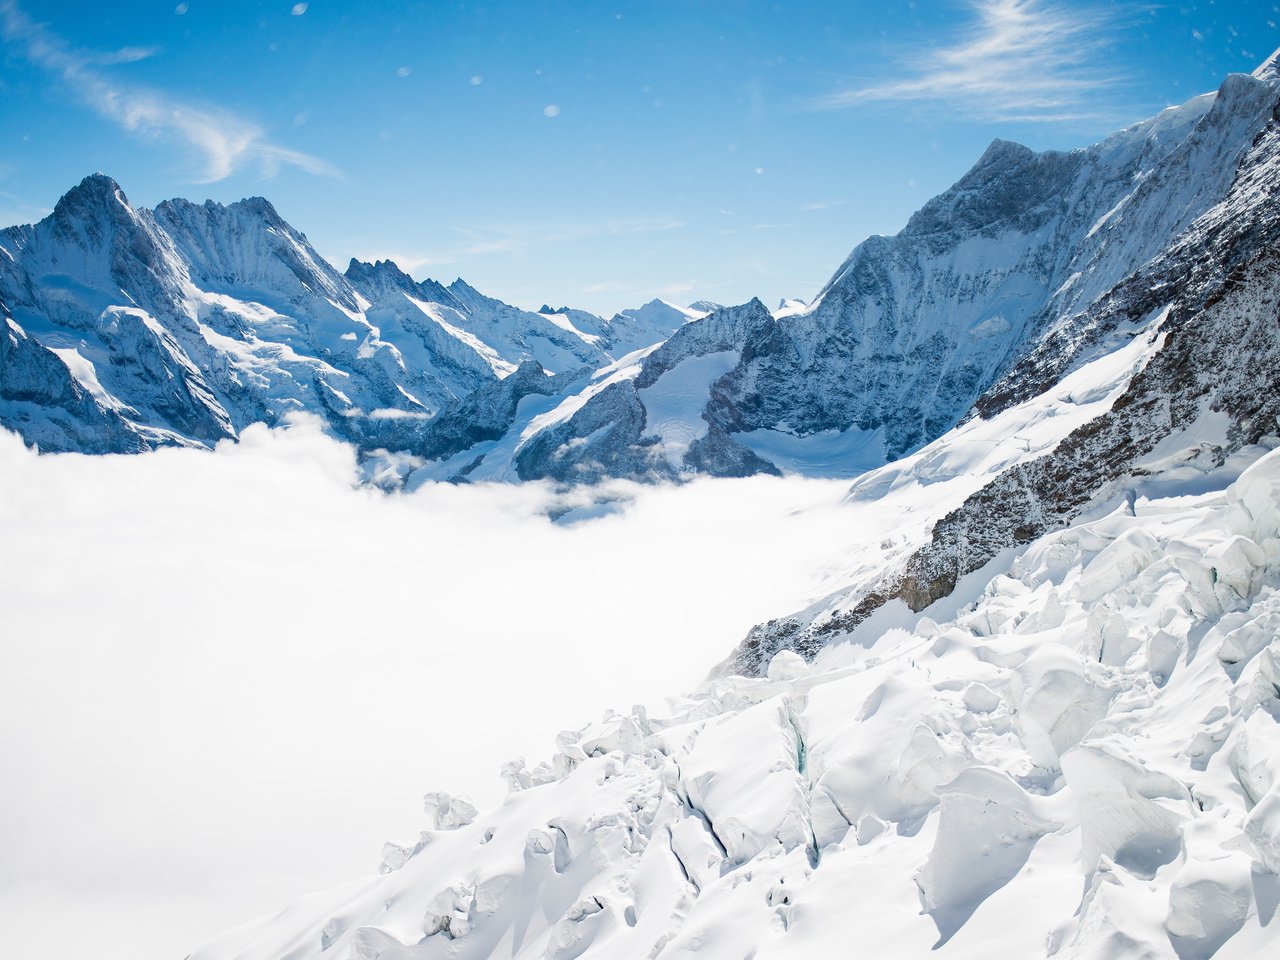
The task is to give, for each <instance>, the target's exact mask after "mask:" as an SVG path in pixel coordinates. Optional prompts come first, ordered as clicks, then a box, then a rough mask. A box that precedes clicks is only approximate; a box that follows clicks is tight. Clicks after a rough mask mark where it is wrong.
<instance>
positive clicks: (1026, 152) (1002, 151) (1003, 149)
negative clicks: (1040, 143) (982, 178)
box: [974, 137, 1035, 167]
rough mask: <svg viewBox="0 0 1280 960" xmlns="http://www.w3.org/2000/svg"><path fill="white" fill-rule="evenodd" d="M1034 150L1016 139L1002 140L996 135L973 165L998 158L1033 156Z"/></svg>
mask: <svg viewBox="0 0 1280 960" xmlns="http://www.w3.org/2000/svg"><path fill="white" fill-rule="evenodd" d="M1034 154H1035V151H1034V150H1032V149H1031V148H1030V147H1028V146H1025V145H1023V144H1021V143H1018V142H1017V141H1016V140H1004V139H1001V138H1000V137H996V138H995V139H994V140H992V141H991V143H990V144H988V145H987V149H986V150H984V151H982V156H980V157H979V158H978V162H977V163H976V164H974V166H975V167H981V166H984V165H985V164H988V163H995V162H997V161H1000V160H1007V159H1011V158H1014V157H1029V156H1033V155H1034Z"/></svg>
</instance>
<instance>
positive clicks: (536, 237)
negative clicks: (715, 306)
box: [356, 217, 685, 273]
mask: <svg viewBox="0 0 1280 960" xmlns="http://www.w3.org/2000/svg"><path fill="white" fill-rule="evenodd" d="M684 225H685V223H684V221H683V220H679V219H676V218H674V217H631V218H615V219H608V220H572V221H571V220H563V221H553V222H546V223H544V222H515V223H497V224H487V225H484V226H455V227H454V228H453V230H454V233H455V234H456V235H457V240H456V241H455V242H454V243H451V244H446V245H444V246H441V247H438V248H436V249H432V250H404V249H402V250H400V251H399V252H387V251H385V250H384V249H382V248H374V247H366V248H365V252H364V253H363V254H361V255H360V259H362V260H383V259H387V260H393V261H395V263H396V265H397V266H399V267H400V269H401V270H405V271H407V272H409V273H416V272H418V271H419V270H422V269H426V268H430V267H438V266H445V265H449V264H464V263H466V262H467V261H469V260H473V259H476V258H480V257H486V256H510V257H522V256H525V255H526V254H528V253H529V252H530V251H531V250H535V249H537V248H540V247H546V246H554V245H556V244H561V243H575V242H578V241H582V240H590V239H593V238H596V237H601V238H604V237H621V236H633V235H636V234H645V233H666V232H668V231H673V230H679V229H680V228H681V227H683V226H684ZM356 246H357V247H359V246H360V245H359V244H357V245H356Z"/></svg>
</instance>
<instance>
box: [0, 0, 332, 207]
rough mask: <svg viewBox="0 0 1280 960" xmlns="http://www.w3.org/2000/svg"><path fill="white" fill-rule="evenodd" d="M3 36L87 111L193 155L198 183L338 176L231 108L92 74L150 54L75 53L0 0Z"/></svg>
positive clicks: (8, 0)
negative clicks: (246, 173) (285, 173)
mask: <svg viewBox="0 0 1280 960" xmlns="http://www.w3.org/2000/svg"><path fill="white" fill-rule="evenodd" d="M0 35H3V37H4V39H5V41H6V42H7V43H9V44H11V45H13V46H16V47H19V48H20V49H21V50H22V52H23V53H24V55H25V56H26V58H27V59H28V60H30V61H31V62H32V63H35V64H37V65H39V66H41V67H44V68H45V69H48V70H51V71H56V72H57V73H59V74H60V75H61V77H62V79H63V80H64V81H65V82H66V83H67V84H68V85H69V86H70V87H71V88H72V89H73V90H74V91H75V92H76V93H77V94H78V95H79V96H80V97H81V98H82V99H84V101H85V102H86V103H88V104H89V106H90V107H92V108H93V109H94V110H96V111H97V112H98V113H100V114H101V115H102V116H104V117H106V118H108V119H109V120H112V121H114V122H115V123H117V124H119V125H120V126H121V127H123V128H124V129H125V130H127V131H129V132H130V133H135V134H138V135H139V136H143V137H147V138H151V139H156V140H166V141H176V142H178V143H180V144H183V145H185V146H186V147H188V148H189V149H191V150H193V151H194V152H195V154H196V155H197V156H198V157H199V158H200V161H201V171H200V174H199V177H198V179H199V181H200V182H203V183H212V182H214V181H216V180H222V179H225V178H226V177H228V176H230V175H231V174H232V173H235V172H236V171H237V170H241V169H243V168H245V167H247V166H256V167H257V169H258V171H259V173H260V174H261V175H262V176H264V177H273V176H275V175H276V174H277V173H278V172H279V171H280V169H281V168H282V167H296V168H298V169H300V170H305V171H306V172H307V173H312V174H316V175H318V176H331V177H332V176H339V172H338V170H337V168H336V167H334V166H333V165H332V164H331V163H329V162H328V161H326V160H322V159H320V158H319V157H314V156H311V155H310V154H307V153H302V152H301V151H298V150H291V149H289V148H288V147H282V146H280V145H279V144H275V143H272V142H270V141H269V140H267V139H266V136H265V131H264V130H263V129H262V128H261V127H259V126H258V125H257V124H255V123H253V122H252V121H249V120H246V119H244V118H243V117H240V116H237V115H236V114H234V113H232V112H230V111H228V110H224V109H221V108H218V107H211V106H203V105H197V104H193V103H187V102H185V101H182V100H178V99H175V98H174V97H171V96H169V95H167V94H164V93H161V92H159V91H156V90H152V89H149V88H147V87H141V86H127V85H124V84H120V83H117V82H116V81H115V80H114V79H113V78H111V77H109V76H108V75H106V74H104V73H102V72H100V71H99V70H97V69H95V68H97V67H102V66H110V65H113V64H120V63H134V62H136V61H138V60H142V59H145V58H147V57H149V56H152V55H153V54H154V53H155V50H154V49H153V48H148V47H125V48H123V49H120V50H117V51H115V52H113V53H107V54H100V53H98V54H95V53H84V52H81V51H78V50H74V49H73V48H72V47H71V46H70V45H69V44H67V43H66V41H64V40H63V39H62V38H61V37H59V36H57V35H56V34H54V33H52V32H51V31H50V30H49V29H48V27H46V26H45V25H44V24H40V23H36V22H35V21H33V20H32V19H31V18H30V17H28V16H27V15H26V14H25V13H23V11H22V10H21V9H20V8H19V7H18V4H17V3H16V2H14V0H0Z"/></svg>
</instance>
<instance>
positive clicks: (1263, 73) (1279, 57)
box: [1253, 50, 1280, 80]
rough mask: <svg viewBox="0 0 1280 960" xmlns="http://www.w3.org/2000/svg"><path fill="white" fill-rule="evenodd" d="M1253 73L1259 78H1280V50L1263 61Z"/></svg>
mask: <svg viewBox="0 0 1280 960" xmlns="http://www.w3.org/2000/svg"><path fill="white" fill-rule="evenodd" d="M1253 75H1254V77H1256V78H1257V79H1259V80H1280V50H1276V52H1275V53H1273V54H1271V56H1269V57H1267V59H1266V60H1264V61H1262V63H1260V64H1259V65H1258V69H1257V70H1254V71H1253Z"/></svg>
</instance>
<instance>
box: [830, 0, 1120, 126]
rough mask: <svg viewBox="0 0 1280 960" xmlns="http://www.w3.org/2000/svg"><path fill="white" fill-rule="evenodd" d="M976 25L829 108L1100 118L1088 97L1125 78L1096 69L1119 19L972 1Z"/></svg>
mask: <svg viewBox="0 0 1280 960" xmlns="http://www.w3.org/2000/svg"><path fill="white" fill-rule="evenodd" d="M969 5H970V6H971V7H972V9H973V13H974V16H975V21H976V22H975V23H974V24H973V25H972V26H971V27H970V28H969V29H967V30H965V31H964V32H963V33H962V34H961V35H960V36H959V37H957V38H956V39H955V40H954V41H953V42H952V43H951V44H949V45H946V46H942V47H923V48H921V49H919V50H915V51H913V52H912V53H911V54H910V56H908V57H904V58H903V70H904V74H905V76H904V77H903V78H902V79H898V80H890V81H886V82H883V83H871V84H867V85H864V86H858V87H853V88H851V89H847V90H842V91H839V92H837V93H833V94H830V95H828V96H826V97H824V98H822V99H821V100H820V101H819V102H818V106H819V107H821V108H825V109H837V108H842V107H854V106H859V105H862V104H867V103H887V102H916V103H922V104H933V105H941V106H946V107H948V108H950V109H955V110H959V111H961V112H962V114H964V115H965V116H968V117H970V118H972V119H981V120H995V121H1002V122H1013V121H1018V122H1061V121H1072V120H1083V119H1098V118H1099V111H1098V108H1097V106H1096V105H1094V104H1091V103H1090V96H1091V95H1096V94H1097V93H1098V91H1100V90H1103V89H1106V88H1109V87H1113V86H1115V85H1116V84H1117V83H1118V82H1119V78H1118V77H1117V76H1116V75H1115V74H1114V73H1113V72H1111V71H1110V70H1109V69H1108V68H1105V67H1103V66H1101V65H1100V64H1099V63H1098V59H1099V58H1098V54H1099V52H1100V50H1102V48H1103V47H1104V46H1105V45H1106V43H1107V39H1108V31H1109V28H1110V27H1112V26H1114V25H1115V22H1116V19H1117V14H1116V12H1115V11H1114V9H1112V10H1102V9H1096V8H1083V9H1081V8H1074V9H1067V8H1064V7H1061V6H1055V5H1050V4H1048V3H1045V2H1042V0H969Z"/></svg>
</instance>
